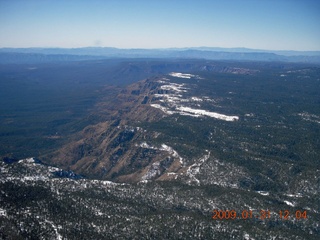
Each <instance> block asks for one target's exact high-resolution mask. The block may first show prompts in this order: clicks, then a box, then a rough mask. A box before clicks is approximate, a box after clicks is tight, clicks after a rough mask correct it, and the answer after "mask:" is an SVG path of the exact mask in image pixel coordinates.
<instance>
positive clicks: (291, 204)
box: [284, 201, 295, 207]
mask: <svg viewBox="0 0 320 240" xmlns="http://www.w3.org/2000/svg"><path fill="white" fill-rule="evenodd" d="M284 203H285V204H287V205H288V206H291V207H294V206H295V204H294V203H292V202H289V201H284Z"/></svg>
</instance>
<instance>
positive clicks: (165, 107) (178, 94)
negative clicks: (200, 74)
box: [150, 73, 239, 121]
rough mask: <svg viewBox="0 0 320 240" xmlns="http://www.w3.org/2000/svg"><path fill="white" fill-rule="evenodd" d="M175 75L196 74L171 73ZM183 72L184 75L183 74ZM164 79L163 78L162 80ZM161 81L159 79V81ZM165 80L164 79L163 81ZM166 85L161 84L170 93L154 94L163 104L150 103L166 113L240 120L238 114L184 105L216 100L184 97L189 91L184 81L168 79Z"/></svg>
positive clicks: (161, 87)
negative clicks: (225, 113)
mask: <svg viewBox="0 0 320 240" xmlns="http://www.w3.org/2000/svg"><path fill="white" fill-rule="evenodd" d="M172 74H173V75H174V76H176V75H177V76H188V77H191V76H195V75H192V74H182V73H171V75H172ZM181 74H182V75H181ZM160 81H162V80H160ZM158 82H159V81H158ZM162 82H164V81H162ZM162 82H161V83H162ZM164 83H165V85H162V86H160V89H162V90H166V91H169V93H165V94H159V93H157V94H154V97H156V98H158V101H159V102H161V103H162V104H157V103H156V104H150V106H151V107H154V108H158V109H160V110H161V111H162V112H164V113H165V114H168V115H171V114H175V113H176V114H180V115H184V116H191V117H201V116H207V117H212V118H216V119H220V120H224V121H237V120H239V117H238V116H227V115H224V114H220V113H216V112H210V111H207V110H203V109H194V108H191V107H186V106H183V105H182V104H183V103H194V102H197V103H201V102H203V101H206V102H208V101H210V102H212V101H213V102H215V101H214V100H212V99H209V98H208V97H203V98H201V97H197V96H192V97H190V98H183V95H182V94H183V93H185V92H187V90H188V89H189V88H186V87H185V85H186V84H184V83H182V84H178V83H170V82H168V81H167V79H166V81H165V82H164ZM197 107H201V105H200V104H197Z"/></svg>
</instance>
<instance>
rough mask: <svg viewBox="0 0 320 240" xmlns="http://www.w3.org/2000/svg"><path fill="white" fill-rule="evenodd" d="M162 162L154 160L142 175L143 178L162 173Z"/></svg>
mask: <svg viewBox="0 0 320 240" xmlns="http://www.w3.org/2000/svg"><path fill="white" fill-rule="evenodd" d="M160 174H161V172H160V162H154V163H153V164H152V165H151V167H150V168H149V170H148V172H147V173H146V174H145V175H143V176H142V180H148V179H152V178H153V177H155V176H157V175H160Z"/></svg>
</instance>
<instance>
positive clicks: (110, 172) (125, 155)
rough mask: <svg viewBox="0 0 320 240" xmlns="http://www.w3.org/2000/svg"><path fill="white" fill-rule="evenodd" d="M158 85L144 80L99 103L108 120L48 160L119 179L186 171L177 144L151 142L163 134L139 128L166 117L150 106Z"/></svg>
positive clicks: (84, 172)
mask: <svg viewBox="0 0 320 240" xmlns="http://www.w3.org/2000/svg"><path fill="white" fill-rule="evenodd" d="M158 86H159V82H158V79H157V78H155V79H147V80H143V81H140V82H138V83H135V84H133V85H131V86H129V87H127V88H125V89H123V90H121V91H120V93H119V94H118V96H117V98H115V99H113V100H111V101H110V99H108V101H102V102H100V103H99V104H98V106H97V111H98V112H99V113H100V114H104V115H105V116H106V118H107V120H106V121H104V122H100V123H98V124H96V125H90V126H87V127H86V128H85V129H83V131H82V132H81V133H80V134H79V136H78V138H77V140H75V141H72V142H70V143H68V144H67V145H66V146H64V147H63V148H62V149H60V150H59V151H57V152H55V153H53V154H51V155H47V156H46V157H45V159H46V161H49V162H51V163H54V164H56V165H57V166H59V167H62V168H64V169H70V170H73V171H75V172H77V173H79V174H82V175H85V176H88V177H94V178H101V179H109V180H113V181H120V182H136V181H141V180H149V179H168V178H173V177H175V176H174V174H173V173H175V174H176V173H177V172H179V171H185V170H184V168H185V166H184V164H183V161H182V158H181V157H180V156H179V154H178V153H177V152H176V151H175V150H174V149H173V148H172V147H170V146H167V145H165V144H158V145H149V144H148V143H150V142H152V140H153V139H156V138H157V137H158V135H159V133H157V132H149V131H147V130H145V129H143V128H141V127H138V126H137V125H138V123H140V122H152V121H155V120H158V119H160V118H162V117H163V116H164V113H163V112H162V111H160V110H159V109H155V108H153V107H151V106H150V103H151V102H153V101H156V98H155V97H154V94H155V93H158V91H159V90H158Z"/></svg>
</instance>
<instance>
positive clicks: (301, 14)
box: [0, 0, 320, 51]
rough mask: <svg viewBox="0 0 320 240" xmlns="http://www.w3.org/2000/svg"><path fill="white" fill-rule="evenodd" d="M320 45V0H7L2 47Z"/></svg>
mask: <svg viewBox="0 0 320 240" xmlns="http://www.w3.org/2000/svg"><path fill="white" fill-rule="evenodd" d="M88 46H93V47H98V46H99V47H117V48H173V47H176V48H183V47H201V46H207V47H224V48H234V47H246V48H253V49H265V50H297V51H319V50H320V1H319V0H101V1H100V0H86V1H84V0H0V48H1V47H63V48H77V47H88Z"/></svg>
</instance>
